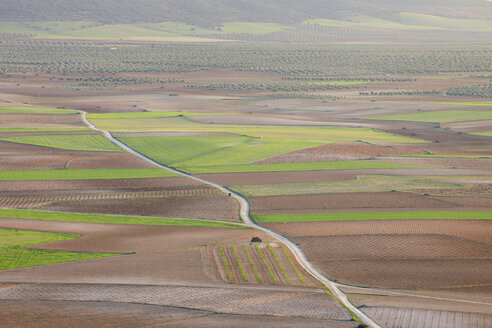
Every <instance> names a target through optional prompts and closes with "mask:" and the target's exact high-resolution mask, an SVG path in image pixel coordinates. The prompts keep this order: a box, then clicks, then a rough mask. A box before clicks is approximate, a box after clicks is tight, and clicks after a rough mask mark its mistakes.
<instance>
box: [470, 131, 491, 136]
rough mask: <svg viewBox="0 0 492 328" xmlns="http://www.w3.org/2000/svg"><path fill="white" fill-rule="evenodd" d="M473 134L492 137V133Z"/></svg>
mask: <svg viewBox="0 0 492 328" xmlns="http://www.w3.org/2000/svg"><path fill="white" fill-rule="evenodd" d="M472 134H476V135H479V136H486V137H492V131H490V132H476V133H472Z"/></svg>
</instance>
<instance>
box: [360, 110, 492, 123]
mask: <svg viewBox="0 0 492 328" xmlns="http://www.w3.org/2000/svg"><path fill="white" fill-rule="evenodd" d="M367 119H369V120H388V121H412V122H436V123H450V122H466V121H481V120H492V110H441V111H433V112H420V113H412V114H400V115H387V116H375V117H370V118H367Z"/></svg>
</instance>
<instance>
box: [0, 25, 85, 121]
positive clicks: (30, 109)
mask: <svg viewBox="0 0 492 328" xmlns="http://www.w3.org/2000/svg"><path fill="white" fill-rule="evenodd" d="M0 25H1V24H0ZM0 114H78V112H77V111H75V110H71V109H63V108H51V107H40V106H13V107H10V106H9V107H0Z"/></svg>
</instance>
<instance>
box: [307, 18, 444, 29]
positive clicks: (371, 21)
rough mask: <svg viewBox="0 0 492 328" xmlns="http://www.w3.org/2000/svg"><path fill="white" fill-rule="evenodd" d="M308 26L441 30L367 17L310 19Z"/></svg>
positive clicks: (435, 27) (434, 27)
mask: <svg viewBox="0 0 492 328" xmlns="http://www.w3.org/2000/svg"><path fill="white" fill-rule="evenodd" d="M306 23H309V24H318V25H321V26H329V27H372V28H388V29H399V30H437V29H441V28H440V27H437V26H431V25H429V26H425V25H423V26H418V25H414V24H401V23H398V22H393V21H389V20H385V19H381V18H374V17H367V16H355V17H351V18H350V20H345V21H339V20H333V19H311V20H308V21H306Z"/></svg>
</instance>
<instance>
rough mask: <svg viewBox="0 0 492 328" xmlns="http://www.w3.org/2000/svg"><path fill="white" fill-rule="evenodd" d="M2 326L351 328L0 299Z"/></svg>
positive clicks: (348, 325) (154, 308)
mask: <svg viewBox="0 0 492 328" xmlns="http://www.w3.org/2000/svg"><path fill="white" fill-rule="evenodd" d="M0 315H1V317H2V319H3V327H5V328H14V327H25V328H52V327H68V326H71V327H73V326H74V325H75V326H76V327H78V328H93V327H101V328H112V327H120V328H135V327H142V326H151V327H171V326H172V327H176V328H177V327H187V328H215V327H219V328H229V327H237V328H249V327H251V325H254V326H259V327H267V326H268V327H274V328H277V327H278V328H280V327H325V328H326V327H327V328H338V327H340V328H354V327H356V324H354V323H353V322H349V321H340V320H328V319H316V320H315V319H308V318H302V319H298V318H279V317H272V316H256V315H255V316H252V315H236V314H219V313H215V312H213V311H204V310H193V309H185V308H180V307H170V306H162V305H148V304H131V303H121V302H100V301H97V302H82V301H80V302H79V301H39V300H0Z"/></svg>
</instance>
